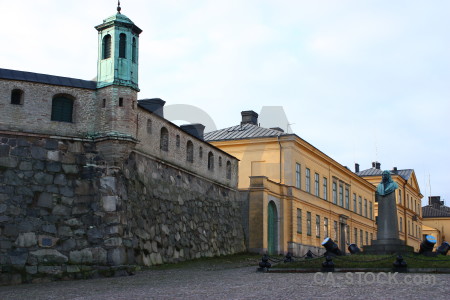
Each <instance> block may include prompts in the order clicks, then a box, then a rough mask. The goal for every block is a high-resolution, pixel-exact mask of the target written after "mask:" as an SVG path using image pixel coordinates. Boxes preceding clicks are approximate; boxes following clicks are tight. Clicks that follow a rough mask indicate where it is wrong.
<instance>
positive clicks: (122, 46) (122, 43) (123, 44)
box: [119, 33, 127, 58]
mask: <svg viewBox="0 0 450 300" xmlns="http://www.w3.org/2000/svg"><path fill="white" fill-rule="evenodd" d="M126 50H127V36H126V34H125V33H121V34H120V36H119V57H120V58H126Z"/></svg>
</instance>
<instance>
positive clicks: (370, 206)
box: [369, 201, 373, 220]
mask: <svg viewBox="0 0 450 300" xmlns="http://www.w3.org/2000/svg"><path fill="white" fill-rule="evenodd" d="M369 219H371V220H373V206H372V201H369Z"/></svg>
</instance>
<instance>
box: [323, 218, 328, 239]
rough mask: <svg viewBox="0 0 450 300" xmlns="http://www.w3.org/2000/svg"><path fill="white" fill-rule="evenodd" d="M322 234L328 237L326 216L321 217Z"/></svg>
mask: <svg viewBox="0 0 450 300" xmlns="http://www.w3.org/2000/svg"><path fill="white" fill-rule="evenodd" d="M323 234H324V237H328V218H323Z"/></svg>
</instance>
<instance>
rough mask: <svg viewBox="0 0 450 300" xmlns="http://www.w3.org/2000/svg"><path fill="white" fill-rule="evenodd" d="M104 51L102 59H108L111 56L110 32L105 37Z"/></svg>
mask: <svg viewBox="0 0 450 300" xmlns="http://www.w3.org/2000/svg"><path fill="white" fill-rule="evenodd" d="M102 47H103V53H102V59H107V58H110V57H111V36H110V35H109V34H107V35H105V36H104V37H103V45H102Z"/></svg>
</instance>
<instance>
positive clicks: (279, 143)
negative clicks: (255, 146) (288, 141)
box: [277, 135, 283, 183]
mask: <svg viewBox="0 0 450 300" xmlns="http://www.w3.org/2000/svg"><path fill="white" fill-rule="evenodd" d="M277 140H278V145H279V146H280V183H281V178H282V177H281V173H282V165H281V154H282V153H281V150H282V149H283V147H282V146H281V142H280V135H277Z"/></svg>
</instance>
